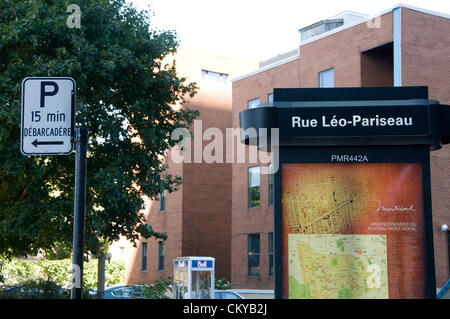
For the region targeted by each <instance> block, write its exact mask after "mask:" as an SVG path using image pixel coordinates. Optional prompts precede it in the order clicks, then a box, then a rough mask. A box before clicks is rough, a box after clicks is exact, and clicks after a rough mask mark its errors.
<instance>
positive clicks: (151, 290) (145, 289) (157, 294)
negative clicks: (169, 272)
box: [142, 277, 172, 299]
mask: <svg viewBox="0 0 450 319" xmlns="http://www.w3.org/2000/svg"><path fill="white" fill-rule="evenodd" d="M171 291H172V279H171V278H170V277H169V278H168V279H164V278H161V279H160V280H155V282H154V283H153V284H152V285H146V284H142V294H143V295H144V297H145V298H146V299H170V298H169V297H168V296H167V293H168V292H171Z"/></svg>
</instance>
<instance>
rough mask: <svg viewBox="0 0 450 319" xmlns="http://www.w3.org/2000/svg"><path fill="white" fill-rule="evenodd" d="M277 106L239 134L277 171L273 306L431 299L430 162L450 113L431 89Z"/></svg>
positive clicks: (359, 91)
mask: <svg viewBox="0 0 450 319" xmlns="http://www.w3.org/2000/svg"><path fill="white" fill-rule="evenodd" d="M273 96H274V102H273V105H269V106H261V107H258V108H254V109H248V110H245V111H243V112H241V113H240V126H241V129H242V131H241V141H242V142H243V143H246V144H252V145H258V147H259V148H260V149H261V150H269V151H272V155H273V162H276V161H277V163H275V167H277V166H278V170H277V171H276V173H275V205H274V238H275V243H274V247H275V298H293V299H309V298H314V299H316V298H318V299H323V298H332V299H340V298H343V299H347V298H350V299H353V298H366V299H368V298H383V299H386V298H436V287H435V270H434V254H433V234H432V231H433V230H432V217H431V189H430V187H431V186H430V156H429V152H430V150H436V149H439V148H440V147H441V146H442V144H445V143H449V142H450V107H449V106H447V105H441V104H439V102H437V101H432V100H429V99H428V88H427V87H377V88H374V87H371V88H321V89H274V94H273ZM250 128H254V129H256V132H257V133H256V135H254V134H247V135H246V134H245V132H249V131H250V130H249V129H250ZM261 129H267V131H266V130H261ZM243 132H244V133H243ZM262 132H265V133H262ZM276 133H278V134H276ZM263 134H264V135H265V136H262V135H263ZM263 137H264V138H263ZM274 137H275V139H274Z"/></svg>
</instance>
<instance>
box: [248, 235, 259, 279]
mask: <svg viewBox="0 0 450 319" xmlns="http://www.w3.org/2000/svg"><path fill="white" fill-rule="evenodd" d="M252 236H255V237H256V236H257V238H258V247H257V248H258V252H254V251H253V248H254V247H251V240H250V239H251V238H252ZM251 248H252V251H251V250H250V249H251ZM254 257H256V258H254ZM255 260H257V266H253V267H250V266H251V264H253V263H254V262H255ZM252 268H255V269H253V272H255V273H256V274H255V273H252V271H251V270H252ZM247 276H248V277H256V278H260V277H261V234H260V233H249V234H247Z"/></svg>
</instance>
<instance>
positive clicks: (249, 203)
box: [247, 165, 261, 209]
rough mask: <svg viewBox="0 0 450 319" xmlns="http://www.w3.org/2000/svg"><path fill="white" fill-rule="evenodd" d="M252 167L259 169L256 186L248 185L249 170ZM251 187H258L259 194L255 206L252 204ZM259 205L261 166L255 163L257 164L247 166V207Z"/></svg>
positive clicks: (258, 206)
mask: <svg viewBox="0 0 450 319" xmlns="http://www.w3.org/2000/svg"><path fill="white" fill-rule="evenodd" d="M253 168H258V169H259V172H258V174H259V185H258V186H250V182H251V180H250V170H251V169H253ZM253 188H258V194H259V198H258V205H257V206H252V205H251V203H252V196H251V194H252V189H253ZM260 207H261V166H260V165H257V166H251V167H248V168H247V208H248V209H254V208H260Z"/></svg>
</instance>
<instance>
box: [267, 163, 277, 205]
mask: <svg viewBox="0 0 450 319" xmlns="http://www.w3.org/2000/svg"><path fill="white" fill-rule="evenodd" d="M272 170H273V164H272V163H270V164H269V175H268V178H269V206H273V203H274V201H275V189H274V178H275V174H273V173H272Z"/></svg>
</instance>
